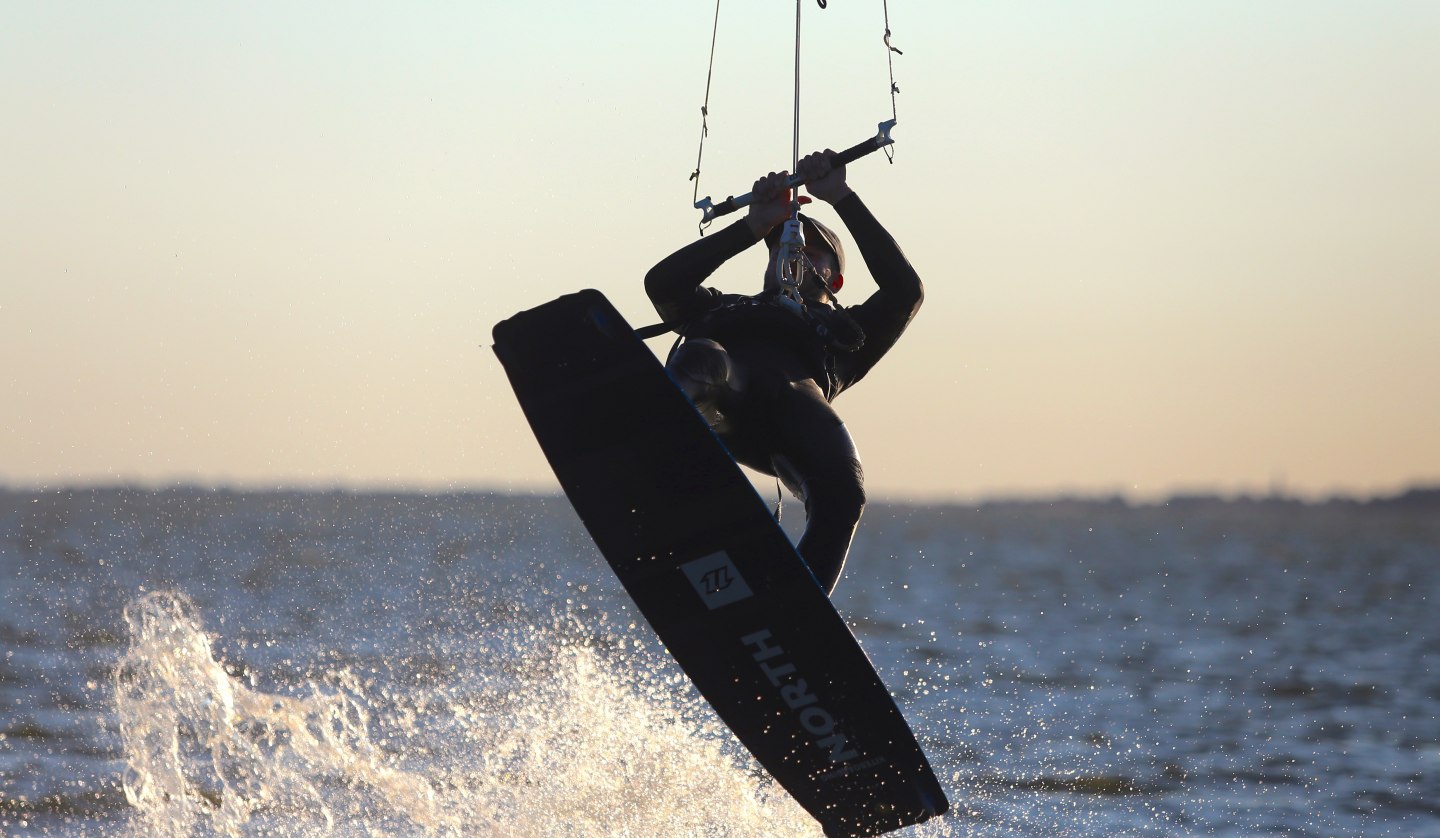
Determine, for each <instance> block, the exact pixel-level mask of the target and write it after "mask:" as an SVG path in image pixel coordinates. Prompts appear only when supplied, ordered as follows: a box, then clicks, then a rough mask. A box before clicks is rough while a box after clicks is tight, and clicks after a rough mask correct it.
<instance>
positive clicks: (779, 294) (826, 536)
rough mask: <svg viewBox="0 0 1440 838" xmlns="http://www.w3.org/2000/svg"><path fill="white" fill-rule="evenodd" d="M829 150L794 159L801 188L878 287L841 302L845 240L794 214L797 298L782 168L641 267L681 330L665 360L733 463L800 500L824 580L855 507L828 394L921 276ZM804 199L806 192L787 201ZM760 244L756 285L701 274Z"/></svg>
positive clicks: (840, 559) (853, 377)
mask: <svg viewBox="0 0 1440 838" xmlns="http://www.w3.org/2000/svg"><path fill="white" fill-rule="evenodd" d="M834 157H835V153H834V152H832V151H830V150H828V149H827V150H826V151H823V152H815V153H814V154H811V155H808V156H806V157H805V158H803V159H802V160H800V162H799V165H798V167H797V174H799V175H800V176H801V178H802V179H803V182H804V184H805V189H806V191H807V192H809V194H810V196H813V197H814V198H816V199H819V200H820V201H823V202H825V203H828V204H830V205H831V207H832V208H833V209H834V211H835V213H836V214H837V215H838V216H839V217H840V220H841V221H842V222H843V223H844V225H845V228H846V230H848V231H849V233H850V236H851V237H852V238H853V240H854V242H855V244H856V246H857V247H858V248H859V250H860V255H861V256H862V257H863V258H864V260H865V265H866V267H867V268H869V270H870V274H871V276H872V277H873V278H874V280H875V284H876V286H878V290H876V291H875V293H873V294H871V295H870V297H869V298H868V299H866V300H865V301H864V302H862V303H859V304H858V305H854V306H849V307H842V306H841V305H840V304H839V302H838V299H837V293H838V292H839V291H840V289H841V286H842V284H843V283H844V272H845V251H844V248H843V246H842V245H841V242H840V239H839V237H838V236H836V235H835V233H834V232H833V231H832V230H830V229H829V228H828V227H826V226H825V225H824V224H821V223H820V222H819V221H816V220H815V219H813V218H808V217H806V216H804V215H801V216H800V217H801V219H802V223H803V228H804V233H805V247H804V249H803V253H804V256H805V258H804V259H803V260H801V261H802V263H803V265H804V267H803V269H802V270H801V271H800V273H801V276H800V277H799V288H798V290H799V296H800V298H801V300H800V301H798V302H797V301H793V300H791V299H789V298H788V297H787V296H786V294H785V293H783V288H782V284H781V281H780V277H779V274H778V271H777V259H776V257H777V255H778V252H777V251H778V248H780V247H782V244H781V241H780V239H781V230H782V227H783V222H785V221H786V220H787V219H789V218H791V215H792V211H793V207H792V202H791V195H790V190H789V188H787V186H786V181H787V180H788V178H789V173H788V172H771V173H770V174H768V175H766V176H764V177H762V178H759V179H758V180H756V181H755V187H754V190H753V195H754V198H755V200H754V201H753V202H752V203H751V204H750V207H749V210H748V213H747V214H746V216H745V218H744V219H742V220H739V221H736V222H734V223H732V224H731V225H730V226H728V227H726V228H725V229H723V230H721V231H720V232H718V233H715V234H713V235H710V236H706V237H703V238H701V239H698V240H697V241H695V242H693V243H691V244H688V245H686V246H685V247H682V248H681V249H679V250H678V251H676V252H675V253H673V254H671V255H670V256H668V257H666V258H665V259H664V260H662V261H661V262H660V263H659V264H657V265H656V266H655V267H654V268H651V269H650V272H649V273H648V274H646V276H645V291H646V293H647V294H648V295H649V296H650V300H651V302H653V303H654V304H655V309H656V310H657V311H658V312H659V313H660V316H661V317H662V318H663V319H664V321H665V323H666V325H668V326H670V327H671V328H673V329H674V330H675V331H676V332H678V333H680V334H681V335H682V336H683V338H684V341H683V343H681V344H680V345H679V346H678V347H677V348H676V350H675V351H674V352H672V353H671V356H670V359H669V360H668V362H667V363H666V369H667V371H668V372H669V373H670V375H671V377H672V378H673V379H674V380H675V381H676V383H677V384H678V385H679V386H680V387H681V388H682V389H683V390H684V391H685V393H686V395H688V396H689V397H690V399H691V400H692V401H693V402H694V403H695V405H696V407H697V408H699V410H700V411H701V413H702V414H704V415H705V417H706V419H707V420H708V421H709V422H710V424H711V426H712V427H713V428H714V429H715V431H716V433H717V434H719V436H720V438H721V439H722V440H723V441H724V442H725V444H726V446H728V447H729V449H730V452H731V454H733V455H734V456H735V459H736V460H738V461H739V462H741V463H743V464H745V465H747V466H749V467H750V468H753V469H755V470H757V471H759V472H761V473H764V474H768V475H773V476H775V477H778V478H779V479H780V481H781V482H783V483H784V484H785V486H786V487H787V488H788V489H789V490H790V491H791V492H792V493H794V494H795V496H796V497H798V498H800V499H801V500H802V501H803V502H804V504H805V518H806V524H805V532H804V535H803V536H802V537H801V539H800V543H799V544H797V545H796V547H797V549H798V550H799V552H800V555H801V556H802V557H803V558H804V559H805V561H806V563H807V564H808V565H809V566H810V570H811V571H812V572H813V573H814V574H815V577H816V579H818V580H819V581H820V584H821V585H823V586H824V587H825V590H826V591H833V590H834V588H835V584H836V583H837V582H838V581H839V579H840V572H841V569H842V567H843V566H844V563H845V556H846V554H847V553H849V550H850V542H851V539H852V538H853V537H854V535H855V527H856V525H857V524H858V523H859V521H860V514H861V512H862V511H863V509H864V506H865V488H864V472H863V470H862V469H861V466H860V457H859V454H858V453H857V452H856V449H855V443H854V441H853V440H852V439H851V437H850V432H849V431H848V430H847V429H846V427H845V424H844V421H843V420H842V419H841V418H840V416H839V414H837V413H836V412H835V409H834V408H833V407H831V404H830V403H831V402H832V401H834V399H835V397H836V396H838V395H839V394H840V393H841V392H843V391H844V390H846V389H848V388H849V387H851V386H852V385H854V384H855V383H856V382H857V381H859V380H860V379H861V378H863V377H864V376H865V374H866V373H868V372H869V371H870V368H871V367H873V366H874V365H875V364H876V362H878V361H879V360H880V358H881V357H882V356H884V355H885V353H886V352H888V351H889V350H890V347H892V346H894V344H895V341H896V340H898V339H899V337H900V334H901V333H902V332H903V331H904V330H905V327H906V326H907V325H909V323H910V320H911V318H913V317H914V316H915V313H916V312H917V311H918V310H919V309H920V304H921V302H922V301H923V299H924V286H923V285H922V284H921V282H920V277H919V275H918V274H916V272H915V270H914V268H912V267H911V265H910V263H909V261H908V260H907V259H906V258H905V255H904V254H903V253H901V251H900V248H899V246H898V245H897V244H896V243H895V240H894V239H893V238H891V236H890V234H889V233H888V232H886V230H885V228H884V227H883V226H881V224H880V222H879V221H877V220H876V219H875V216H874V215H872V214H871V213H870V210H869V209H868V208H867V207H866V206H865V204H864V203H862V202H861V200H860V196H859V195H857V194H856V193H855V191H854V190H853V189H851V188H850V186H849V185H848V184H847V183H846V181H845V167H844V166H843V165H838V166H837V165H834ZM795 200H797V201H798V202H800V203H802V204H803V203H809V202H810V199H809V198H796V199H795ZM760 241H764V242H766V244H767V246H768V248H769V251H770V260H769V268H768V269H767V270H766V272H765V279H764V287H763V290H762V291H761V292H760V293H759V294H756V295H754V296H746V295H740V294H726V293H722V292H721V291H719V290H718V289H715V288H709V287H706V286H705V285H702V284H701V283H703V282H704V281H705V280H706V279H707V278H708V277H709V276H710V275H711V274H713V273H714V272H715V271H716V270H717V269H718V268H719V267H720V266H721V265H722V264H724V263H725V262H726V261H728V260H729V259H731V258H732V257H734V256H737V255H739V254H740V253H742V252H744V251H745V250H747V249H749V248H750V247H751V246H752V245H754V244H756V243H757V242H760Z"/></svg>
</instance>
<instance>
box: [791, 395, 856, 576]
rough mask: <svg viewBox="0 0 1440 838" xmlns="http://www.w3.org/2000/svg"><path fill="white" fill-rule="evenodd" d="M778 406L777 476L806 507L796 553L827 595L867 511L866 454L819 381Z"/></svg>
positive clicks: (843, 563) (838, 574)
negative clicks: (862, 463)
mask: <svg viewBox="0 0 1440 838" xmlns="http://www.w3.org/2000/svg"><path fill="white" fill-rule="evenodd" d="M777 408H778V410H777V415H776V416H775V424H774V427H775V428H776V430H777V433H778V435H779V437H780V439H779V446H778V449H777V450H778V453H777V454H775V455H774V457H773V463H774V466H775V474H776V476H778V477H779V478H780V480H781V481H782V482H784V484H785V486H786V488H788V489H789V490H790V491H791V492H793V493H794V494H795V496H796V497H798V498H800V499H801V500H802V501H804V503H805V533H804V535H802V536H801V538H800V543H799V544H797V545H796V549H797V550H799V552H800V555H801V556H802V557H803V558H804V559H805V563H806V564H808V565H809V566H810V571H811V572H812V573H814V574H815V578H816V579H818V580H819V581H820V584H821V586H823V587H824V588H825V590H826V592H827V593H829V592H833V591H834V590H835V585H836V583H838V582H839V581H840V572H841V570H842V569H843V568H844V566H845V557H846V555H847V554H848V553H849V552H850V541H851V539H853V538H854V536H855V527H856V526H857V525H858V524H859V523H860V514H861V513H862V512H863V511H864V509H865V473H864V470H863V469H862V468H861V466H860V455H859V453H858V452H857V451H856V450H855V441H854V440H853V439H851V437H850V431H849V430H847V429H846V428H845V423H844V422H842V421H841V419H840V416H839V414H837V413H836V412H835V410H834V409H833V408H831V407H830V405H829V403H828V402H826V401H825V397H824V395H823V394H821V392H820V388H819V387H817V386H815V385H814V383H813V382H804V383H803V384H800V383H797V384H793V385H791V387H790V392H789V393H788V394H786V395H785V396H784V397H783V398H782V399H781V403H780V404H778V405H777Z"/></svg>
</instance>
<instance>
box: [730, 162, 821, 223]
mask: <svg viewBox="0 0 1440 838" xmlns="http://www.w3.org/2000/svg"><path fill="white" fill-rule="evenodd" d="M789 179H790V173H789V172H771V173H770V174H768V175H766V176H764V177H762V178H760V179H759V180H757V181H755V187H754V188H753V189H752V190H751V194H752V195H754V196H755V200H754V201H752V202H750V210H749V212H747V213H746V214H745V223H746V224H748V225H750V232H752V233H754V234H755V238H756V239H763V238H765V234H766V233H768V232H770V231H771V230H773V229H775V226H776V225H777V224H780V223H781V222H783V221H785V220H786V219H788V218H789V217H790V201H791V197H790V189H789V187H787V186H786V185H785V181H787V180H789ZM797 200H799V201H800V203H802V204H808V203H810V199H809V198H803V197H802V198H799V199H797Z"/></svg>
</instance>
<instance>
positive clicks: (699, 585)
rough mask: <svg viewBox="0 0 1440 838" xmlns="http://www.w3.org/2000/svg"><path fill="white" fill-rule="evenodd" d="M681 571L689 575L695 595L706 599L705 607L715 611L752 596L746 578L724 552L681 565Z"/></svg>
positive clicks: (687, 576)
mask: <svg viewBox="0 0 1440 838" xmlns="http://www.w3.org/2000/svg"><path fill="white" fill-rule="evenodd" d="M680 569H681V570H682V571H684V572H685V578H686V579H689V580H690V585H691V586H692V587H694V588H695V593H697V594H699V595H700V599H702V600H704V602H705V606H706V607H707V608H710V609H712V610H713V609H716V608H720V607H721V606H724V605H729V604H731V603H732V602H739V601H740V600H742V599H746V598H748V597H749V596H750V595H751V591H750V586H749V585H747V584H746V583H745V577H743V576H741V575H740V571H739V570H738V569H737V568H736V567H735V563H734V562H733V561H731V560H730V556H729V554H727V553H726V552H725V551H724V550H721V551H720V552H718V553H711V554H710V555H708V556H705V557H703V558H699V559H696V560H694V561H692V562H686V563H685V564H682V565H680Z"/></svg>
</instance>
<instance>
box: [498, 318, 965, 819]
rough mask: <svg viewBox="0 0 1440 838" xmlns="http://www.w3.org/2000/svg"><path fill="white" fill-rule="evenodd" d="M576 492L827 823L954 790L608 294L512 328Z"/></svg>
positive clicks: (719, 704) (736, 712)
mask: <svg viewBox="0 0 1440 838" xmlns="http://www.w3.org/2000/svg"><path fill="white" fill-rule="evenodd" d="M494 337H495V353H496V354H497V355H498V356H499V358H500V361H501V364H502V365H503V366H504V368H505V371H506V374H507V375H508V376H509V378H510V382H511V385H512V386H513V387H514V389H515V394H516V396H517V397H518V398H519V401H520V404H521V407H522V408H523V410H524V412H525V416H526V418H527V419H528V420H529V422H530V425H531V428H532V429H533V430H534V432H535V436H536V439H537V440H538V441H539V442H540V447H541V448H542V449H543V450H544V452H545V455H546V457H547V459H548V460H549V461H550V465H551V467H552V468H553V469H554V470H555V475H556V477H558V478H559V481H560V485H561V486H562V487H563V488H564V490H565V494H566V495H567V496H568V497H569V499H570V501H571V503H572V504H573V505H574V507H575V510H576V512H577V513H578V514H579V516H580V519H581V521H582V522H583V523H584V524H585V527H586V528H587V529H588V530H589V532H590V535H591V537H592V538H594V540H595V543H596V546H597V547H599V549H600V552H601V554H603V555H604V556H605V558H606V560H607V561H608V562H609V563H610V565H611V567H612V568H613V569H614V571H615V573H616V574H617V575H618V576H619V578H620V581H621V582H622V584H623V585H624V586H625V589H626V591H627V592H628V593H629V594H630V596H631V597H632V598H633V599H634V601H635V604H636V606H637V607H638V608H639V609H640V612H641V613H642V614H644V615H645V618H646V620H648V621H649V623H650V625H651V626H652V627H653V628H654V630H655V632H656V634H658V635H659V637H660V639H661V641H662V642H664V644H665V646H666V648H667V649H669V650H670V653H671V654H672V655H674V657H675V660H676V661H677V662H678V663H679V664H680V666H681V668H682V669H684V670H685V673H686V674H687V675H688V676H689V677H690V679H691V680H692V681H693V682H694V683H695V686H696V688H697V689H699V691H700V693H701V695H703V696H704V697H705V699H706V700H707V701H708V702H709V703H710V705H711V706H712V707H713V708H714V709H715V712H716V714H718V715H719V716H720V718H721V720H723V721H724V722H725V724H726V725H728V726H729V727H730V729H731V730H732V731H733V732H734V733H735V735H736V737H737V738H738V739H739V740H740V742H741V743H742V744H744V746H745V747H746V748H747V749H748V750H749V751H750V752H751V753H752V754H753V755H754V756H755V758H756V760H758V761H759V762H760V764H761V765H763V766H764V767H765V769H766V770H767V771H769V772H770V774H771V775H772V776H773V777H774V778H775V780H776V781H777V782H778V783H779V784H780V785H781V786H783V787H784V788H785V789H786V791H788V792H789V793H790V794H791V796H793V797H794V798H795V800H796V801H798V802H799V803H800V805H801V806H803V807H804V808H805V809H806V811H808V812H810V813H811V814H812V815H814V816H815V818H816V819H817V820H818V821H820V823H821V825H822V826H823V827H824V828H825V832H826V834H827V835H836V836H839V835H845V836H863V835H878V834H881V833H884V832H888V831H890V830H893V829H898V828H900V827H903V826H907V825H910V824H914V823H919V822H921V821H924V820H927V819H929V818H931V817H933V816H935V815H939V814H942V813H943V812H945V811H946V809H947V808H948V806H949V804H948V802H947V801H946V799H945V794H944V792H943V791H942V790H941V788H940V785H939V783H938V782H937V781H936V779H935V775H934V773H933V772H932V771H931V769H930V766H929V763H928V762H927V761H926V759H925V755H924V754H923V753H922V752H921V750H920V746H919V745H918V743H917V742H916V741H915V736H914V734H913V733H912V732H911V730H910V728H909V726H908V725H907V724H906V723H905V719H904V717H902V716H901V714H900V710H899V708H897V707H896V705H895V702H894V700H893V699H892V698H891V697H890V694H889V692H888V691H887V690H886V689H885V686H884V684H883V683H881V681H880V678H879V676H878V675H877V674H876V673H875V669H874V667H873V666H871V664H870V662H869V660H868V659H867V658H866V657H865V654H864V652H863V651H862V650H861V649H860V646H859V644H858V643H857V642H856V641H855V638H854V636H853V635H852V634H851V633H850V630H849V629H848V627H846V625H845V623H844V621H843V620H841V618H840V616H839V614H838V613H836V611H835V608H834V606H833V605H831V603H830V600H829V597H827V596H826V595H825V592H824V590H823V589H822V588H821V587H820V585H819V583H818V582H816V580H815V577H814V576H813V575H812V574H811V573H810V570H809V568H808V567H806V565H805V563H804V561H803V560H802V559H801V558H800V556H799V554H798V553H796V552H795V548H794V546H793V545H792V544H791V543H790V540H789V538H788V537H787V536H786V535H785V532H784V531H783V530H782V529H781V528H780V526H779V525H778V524H777V523H776V521H775V519H774V518H773V517H772V515H771V514H770V510H769V509H768V507H767V506H766V504H765V502H764V501H763V500H762V499H761V498H760V496H759V495H758V494H757V493H756V492H755V490H754V488H753V487H752V486H751V484H750V482H749V480H748V479H747V478H746V477H745V475H744V473H742V472H741V470H740V467H739V466H738V465H736V463H735V461H734V460H733V459H732V458H731V457H730V454H729V452H728V451H726V449H725V446H724V445H723V444H722V443H721V442H720V440H719V439H718V438H717V437H716V436H715V434H714V433H713V432H712V431H711V430H710V428H709V426H707V425H706V424H705V420H704V419H703V418H702V417H701V416H700V414H699V413H697V412H696V410H695V408H694V407H693V406H692V405H691V403H690V401H689V400H688V399H687V398H686V397H685V396H684V394H683V393H681V392H680V390H679V389H678V388H676V387H675V386H674V385H673V384H672V383H671V381H670V379H669V377H668V376H667V375H666V374H665V370H664V368H663V367H662V366H661V365H660V364H659V362H658V361H656V359H655V357H654V355H652V354H651V352H650V350H649V349H647V348H646V347H645V345H644V343H643V342H641V340H640V339H639V338H638V337H636V335H635V333H634V332H633V331H632V329H631V327H630V325H629V324H627V323H626V322H625V320H624V319H623V318H622V317H621V316H620V315H619V313H618V312H616V310H615V309H614V307H613V306H611V305H610V303H609V301H608V300H606V299H605V297H604V296H603V295H601V294H600V292H598V291H593V290H587V291H582V292H579V293H577V294H572V295H568V296H565V297H561V298H560V299H557V300H554V301H552V302H550V303H546V304H544V305H542V306H539V307H537V308H535V309H532V310H530V311H525V312H521V313H520V314H517V315H515V316H514V317H512V318H510V319H509V320H506V321H503V322H501V323H499V324H497V325H496V326H495V330H494Z"/></svg>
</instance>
